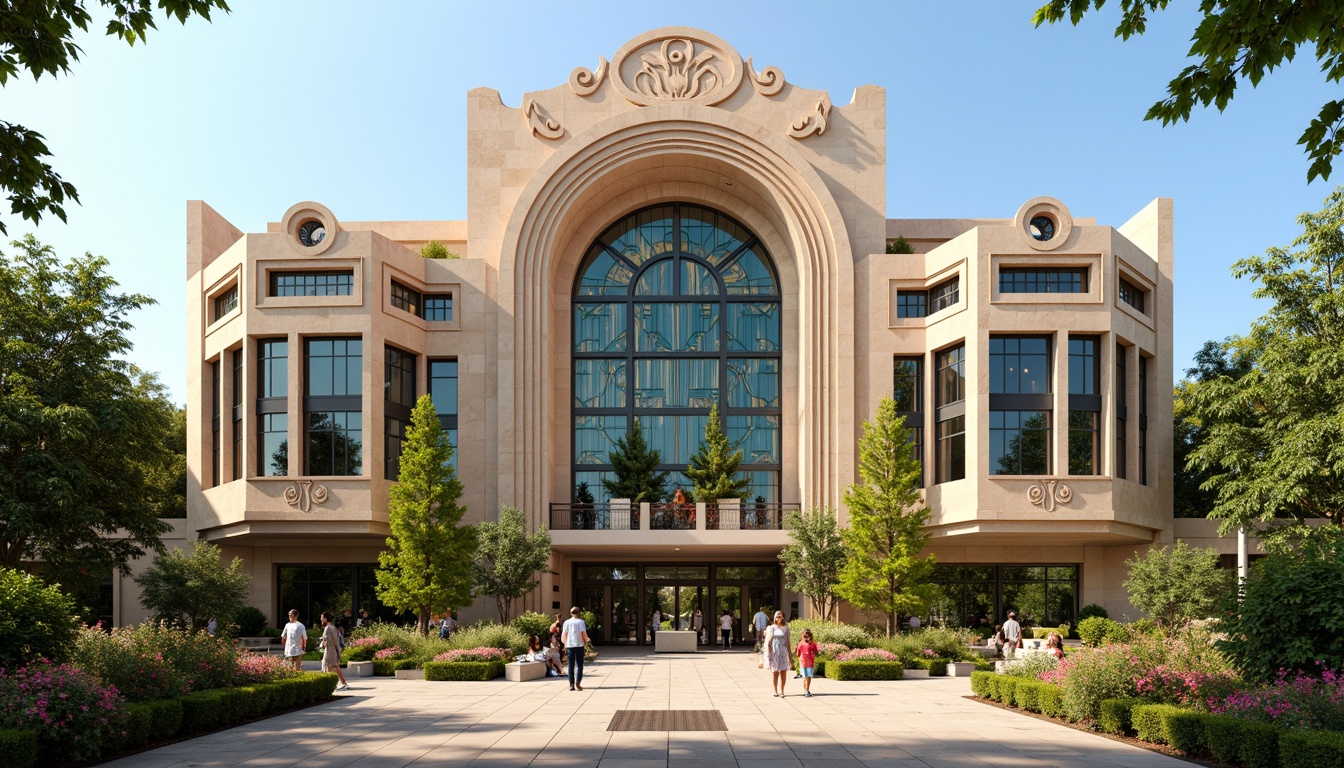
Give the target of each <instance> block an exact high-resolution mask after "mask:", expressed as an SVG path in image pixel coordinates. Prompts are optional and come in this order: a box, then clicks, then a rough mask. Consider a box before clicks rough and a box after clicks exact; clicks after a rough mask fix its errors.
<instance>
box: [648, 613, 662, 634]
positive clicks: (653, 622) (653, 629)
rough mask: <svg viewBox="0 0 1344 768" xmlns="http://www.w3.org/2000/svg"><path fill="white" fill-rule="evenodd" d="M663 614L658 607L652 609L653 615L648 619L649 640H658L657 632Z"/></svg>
mask: <svg viewBox="0 0 1344 768" xmlns="http://www.w3.org/2000/svg"><path fill="white" fill-rule="evenodd" d="M662 625H663V612H662V610H661V609H660V608H659V607H658V606H656V605H655V606H654V607H653V615H652V616H650V617H649V640H650V641H656V640H657V639H658V630H660V629H662Z"/></svg>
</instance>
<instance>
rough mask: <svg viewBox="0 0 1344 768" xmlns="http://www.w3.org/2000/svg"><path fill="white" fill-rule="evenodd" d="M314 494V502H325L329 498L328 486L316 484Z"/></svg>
mask: <svg viewBox="0 0 1344 768" xmlns="http://www.w3.org/2000/svg"><path fill="white" fill-rule="evenodd" d="M312 495H313V503H314V504H322V503H323V502H325V501H326V500H327V486H325V485H315V486H313V494H312Z"/></svg>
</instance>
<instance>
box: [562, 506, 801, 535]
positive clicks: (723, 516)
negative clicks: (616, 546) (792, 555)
mask: <svg viewBox="0 0 1344 768" xmlns="http://www.w3.org/2000/svg"><path fill="white" fill-rule="evenodd" d="M801 506H802V505H800V504H798V503H796V502H793V503H782V504H781V503H767V502H759V503H758V502H754V501H744V502H740V503H735V504H728V503H725V504H722V505H720V504H717V503H709V504H705V503H698V504H675V503H672V502H656V503H653V504H648V503H645V504H628V503H626V502H621V501H617V502H615V503H603V504H558V503H557V504H551V530H554V531H639V530H654V531H694V530H697V529H699V528H700V526H701V525H703V526H704V528H703V530H707V531H782V530H784V529H785V528H786V527H787V526H786V525H785V518H786V517H787V515H788V513H789V512H791V511H797V510H799V509H800V508H801ZM641 520H642V521H643V523H644V524H643V525H641ZM701 520H703V523H701V522H700V521H701Z"/></svg>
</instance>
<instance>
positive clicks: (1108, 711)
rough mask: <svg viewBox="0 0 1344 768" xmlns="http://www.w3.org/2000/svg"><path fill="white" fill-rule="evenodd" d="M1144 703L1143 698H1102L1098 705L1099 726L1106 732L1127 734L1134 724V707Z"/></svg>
mask: <svg viewBox="0 0 1344 768" xmlns="http://www.w3.org/2000/svg"><path fill="white" fill-rule="evenodd" d="M1141 704H1143V699H1102V701H1101V704H1100V705H1099V706H1098V709H1099V713H1098V715H1097V727H1099V728H1101V730H1102V731H1103V732H1105V733H1113V734H1115V735H1116V736H1125V735H1127V734H1128V733H1129V732H1130V731H1131V730H1133V728H1134V725H1133V722H1132V721H1131V719H1130V718H1131V715H1132V710H1133V709H1134V707H1136V706H1139V705H1141Z"/></svg>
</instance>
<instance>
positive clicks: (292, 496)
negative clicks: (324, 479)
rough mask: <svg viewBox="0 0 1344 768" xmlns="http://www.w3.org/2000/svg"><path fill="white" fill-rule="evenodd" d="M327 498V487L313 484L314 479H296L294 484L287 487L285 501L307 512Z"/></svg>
mask: <svg viewBox="0 0 1344 768" xmlns="http://www.w3.org/2000/svg"><path fill="white" fill-rule="evenodd" d="M326 500H327V487H326V486H325V485H313V481H312V480H295V481H294V484H293V485H291V486H289V487H288V488H286V489H285V503H286V504H288V505H289V506H291V507H296V508H298V510H299V511H300V512H307V511H308V510H309V509H310V508H311V507H312V505H313V504H321V503H323V502H325V501H326Z"/></svg>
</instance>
